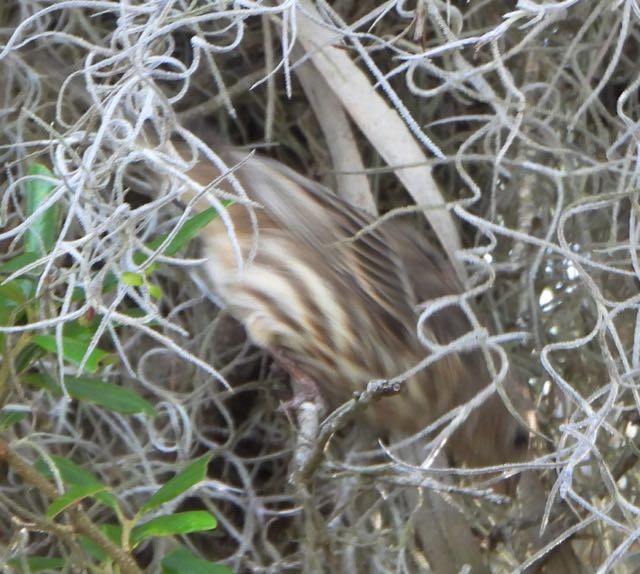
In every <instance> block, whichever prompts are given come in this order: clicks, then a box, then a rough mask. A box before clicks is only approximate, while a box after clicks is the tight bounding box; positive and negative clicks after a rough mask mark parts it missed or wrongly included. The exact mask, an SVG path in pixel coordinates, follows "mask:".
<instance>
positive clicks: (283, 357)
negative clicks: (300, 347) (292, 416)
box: [270, 349, 327, 414]
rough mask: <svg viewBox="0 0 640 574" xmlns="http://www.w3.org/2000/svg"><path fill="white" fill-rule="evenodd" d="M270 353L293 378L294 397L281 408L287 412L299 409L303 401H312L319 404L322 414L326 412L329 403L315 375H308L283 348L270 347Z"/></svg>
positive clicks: (279, 365)
mask: <svg viewBox="0 0 640 574" xmlns="http://www.w3.org/2000/svg"><path fill="white" fill-rule="evenodd" d="M270 353H271V356H272V357H273V359H274V361H275V364H276V365H278V367H280V368H281V369H282V370H283V371H285V372H286V373H287V374H288V375H289V377H290V378H291V386H292V390H293V397H292V398H291V399H290V400H288V401H286V402H284V403H282V404H281V405H280V408H279V410H281V411H287V412H288V411H290V410H297V409H298V408H299V407H300V406H301V405H302V404H303V403H307V402H310V403H314V404H315V405H317V407H318V408H319V410H320V411H321V414H324V413H325V412H326V410H327V405H326V403H325V401H324V399H323V397H322V395H321V393H320V389H319V387H318V383H317V382H316V381H315V380H314V379H313V377H311V376H310V375H308V374H307V373H306V372H305V371H304V369H303V368H302V367H301V366H300V365H299V364H298V363H297V362H296V361H295V360H294V359H292V358H291V357H290V356H288V354H287V353H286V352H285V351H282V350H281V349H270Z"/></svg>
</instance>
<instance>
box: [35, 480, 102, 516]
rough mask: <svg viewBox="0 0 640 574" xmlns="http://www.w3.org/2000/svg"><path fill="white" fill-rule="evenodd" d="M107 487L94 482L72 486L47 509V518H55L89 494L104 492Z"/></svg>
mask: <svg viewBox="0 0 640 574" xmlns="http://www.w3.org/2000/svg"><path fill="white" fill-rule="evenodd" d="M106 489H107V487H106V486H105V485H104V484H100V483H93V484H83V485H82V486H71V487H70V488H69V489H68V490H67V491H66V492H65V493H64V494H62V495H61V496H59V497H58V498H56V499H55V500H54V501H53V502H52V503H51V504H50V505H49V508H48V510H47V518H55V517H56V516H57V515H58V514H60V513H61V512H62V511H64V510H66V509H67V508H69V507H70V506H72V505H74V504H75V503H76V502H79V501H80V500H82V499H83V498H87V497H89V496H93V497H95V495H96V494H99V493H101V492H104V491H105V490H106Z"/></svg>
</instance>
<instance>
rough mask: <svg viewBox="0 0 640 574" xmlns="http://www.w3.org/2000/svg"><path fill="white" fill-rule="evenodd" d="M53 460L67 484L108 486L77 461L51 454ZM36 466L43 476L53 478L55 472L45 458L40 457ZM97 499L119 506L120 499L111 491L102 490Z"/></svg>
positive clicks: (111, 505) (110, 506) (112, 505)
mask: <svg viewBox="0 0 640 574" xmlns="http://www.w3.org/2000/svg"><path fill="white" fill-rule="evenodd" d="M51 460H53V462H54V464H55V465H56V468H57V469H58V472H60V476H61V478H62V480H63V482H64V483H65V484H69V485H73V486H86V487H90V486H92V485H93V486H96V487H104V488H105V489H107V487H106V486H105V485H104V484H103V483H102V482H100V481H99V480H98V479H97V478H96V477H95V476H93V474H91V473H90V472H89V471H88V470H85V469H84V468H82V467H81V466H78V465H77V464H76V463H74V462H72V461H70V460H69V459H67V458H64V457H61V456H56V455H53V456H51ZM34 468H35V469H36V470H37V471H38V472H39V473H40V474H42V475H43V476H45V477H47V478H48V479H49V480H51V479H53V472H52V471H51V468H49V465H48V464H47V463H46V462H45V461H44V460H43V459H39V460H38V461H37V462H36V464H35V466H34ZM95 498H96V500H99V501H100V502H102V504H104V505H105V506H108V507H109V508H113V509H115V508H117V507H118V499H117V498H116V497H115V496H114V495H113V494H112V493H111V492H101V493H99V494H97V495H96V496H95Z"/></svg>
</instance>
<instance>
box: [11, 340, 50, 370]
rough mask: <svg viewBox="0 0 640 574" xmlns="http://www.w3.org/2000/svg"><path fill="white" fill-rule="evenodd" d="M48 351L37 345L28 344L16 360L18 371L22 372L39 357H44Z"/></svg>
mask: <svg viewBox="0 0 640 574" xmlns="http://www.w3.org/2000/svg"><path fill="white" fill-rule="evenodd" d="M44 355H46V352H45V351H44V349H41V348H40V347H38V346H37V345H31V344H29V345H27V346H26V347H25V348H24V349H23V350H22V352H21V353H20V354H19V355H18V357H17V358H16V361H15V365H16V372H17V373H22V372H23V371H24V370H25V369H27V368H29V367H30V366H31V365H33V364H34V363H35V362H36V361H37V360H38V359H40V358H41V357H44Z"/></svg>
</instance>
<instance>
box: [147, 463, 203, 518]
mask: <svg viewBox="0 0 640 574" xmlns="http://www.w3.org/2000/svg"><path fill="white" fill-rule="evenodd" d="M210 460H211V454H205V455H204V456H201V457H200V458H197V459H196V460H194V461H193V462H192V463H191V464H190V465H189V466H187V467H186V468H185V469H184V470H182V471H181V472H179V473H178V474H176V475H175V476H174V477H173V478H171V479H170V480H169V481H167V482H166V483H165V484H163V485H162V486H161V487H160V488H159V489H158V490H157V491H156V492H155V493H154V494H153V495H152V496H151V498H150V499H149V500H147V502H146V503H145V505H144V506H143V507H142V508H141V509H140V512H141V513H145V512H149V511H150V510H153V509H155V508H158V507H159V506H162V505H163V504H165V503H166V502H169V501H170V500H173V499H174V498H176V497H178V496H180V495H181V494H182V493H183V492H186V491H187V490H189V489H190V488H192V487H193V486H195V485H196V484H198V483H199V482H201V481H203V480H204V479H205V478H206V477H207V465H208V464H209V461H210Z"/></svg>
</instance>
